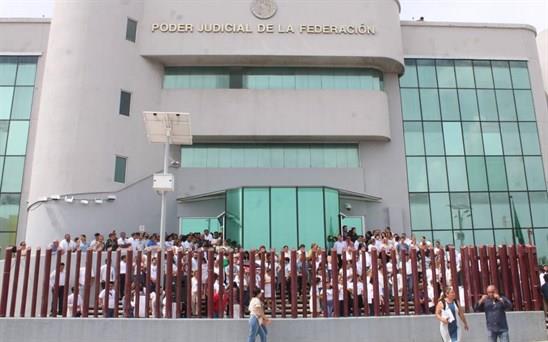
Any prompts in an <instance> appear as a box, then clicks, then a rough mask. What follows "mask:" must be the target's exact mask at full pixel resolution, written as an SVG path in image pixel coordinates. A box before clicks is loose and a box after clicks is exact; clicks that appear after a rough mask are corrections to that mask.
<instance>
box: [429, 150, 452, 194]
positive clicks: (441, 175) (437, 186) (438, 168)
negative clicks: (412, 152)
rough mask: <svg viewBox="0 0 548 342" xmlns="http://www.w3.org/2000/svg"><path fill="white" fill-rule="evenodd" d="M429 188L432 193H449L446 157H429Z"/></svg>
mask: <svg viewBox="0 0 548 342" xmlns="http://www.w3.org/2000/svg"><path fill="white" fill-rule="evenodd" d="M426 163H427V165H428V186H429V188H430V191H447V170H446V167H445V157H427V158H426Z"/></svg>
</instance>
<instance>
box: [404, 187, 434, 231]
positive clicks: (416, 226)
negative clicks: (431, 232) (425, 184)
mask: <svg viewBox="0 0 548 342" xmlns="http://www.w3.org/2000/svg"><path fill="white" fill-rule="evenodd" d="M428 197H429V196H428V194H409V205H410V207H411V227H412V228H413V230H420V229H429V228H431V224H430V205H429V200H428Z"/></svg>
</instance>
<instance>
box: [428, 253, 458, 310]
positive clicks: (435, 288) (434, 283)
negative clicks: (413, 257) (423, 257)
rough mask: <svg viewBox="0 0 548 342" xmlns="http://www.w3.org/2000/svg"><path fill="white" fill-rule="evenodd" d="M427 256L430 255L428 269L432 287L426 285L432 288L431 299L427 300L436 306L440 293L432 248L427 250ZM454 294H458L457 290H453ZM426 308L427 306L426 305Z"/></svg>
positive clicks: (434, 254)
mask: <svg viewBox="0 0 548 342" xmlns="http://www.w3.org/2000/svg"><path fill="white" fill-rule="evenodd" d="M428 254H430V269H431V271H432V285H430V284H428V286H432V290H433V291H432V296H433V298H429V300H432V303H434V305H436V303H437V302H438V298H439V297H440V292H439V288H438V275H437V272H436V253H435V252H434V249H433V248H432V247H430V248H429V249H428ZM426 279H428V277H426ZM455 292H456V293H458V292H459V291H458V289H455ZM457 296H458V295H457ZM426 307H428V304H427V305H426Z"/></svg>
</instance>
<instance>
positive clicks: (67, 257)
mask: <svg viewBox="0 0 548 342" xmlns="http://www.w3.org/2000/svg"><path fill="white" fill-rule="evenodd" d="M71 263H72V251H67V252H66V255H65V279H63V280H64V284H65V286H64V287H63V307H62V308H61V310H62V316H63V317H67V311H68V304H67V302H68V292H69V287H70V266H71ZM75 299H76V300H75V301H76V302H78V300H77V297H76V298H75Z"/></svg>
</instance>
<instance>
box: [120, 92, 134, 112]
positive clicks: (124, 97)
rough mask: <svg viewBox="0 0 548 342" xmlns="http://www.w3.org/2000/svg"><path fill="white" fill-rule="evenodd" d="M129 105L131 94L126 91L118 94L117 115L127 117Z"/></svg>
mask: <svg viewBox="0 0 548 342" xmlns="http://www.w3.org/2000/svg"><path fill="white" fill-rule="evenodd" d="M130 105H131V93H129V92H127V91H123V90H122V91H121V92H120V110H119V112H118V113H120V114H121V115H126V116H129V110H130Z"/></svg>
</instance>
